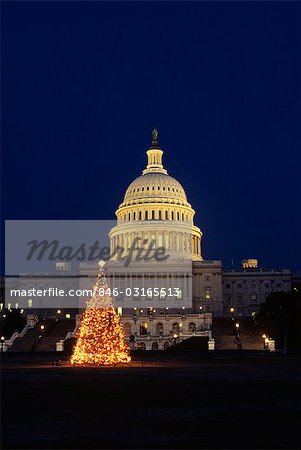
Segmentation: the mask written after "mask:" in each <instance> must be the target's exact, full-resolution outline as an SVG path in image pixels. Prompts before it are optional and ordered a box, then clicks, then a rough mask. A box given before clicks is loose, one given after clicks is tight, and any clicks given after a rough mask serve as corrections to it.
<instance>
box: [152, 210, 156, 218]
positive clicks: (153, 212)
mask: <svg viewBox="0 0 301 450" xmlns="http://www.w3.org/2000/svg"><path fill="white" fill-rule="evenodd" d="M154 218H155V211H152V219H153V220H154Z"/></svg>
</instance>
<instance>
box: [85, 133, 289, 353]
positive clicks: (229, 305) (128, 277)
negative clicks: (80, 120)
mask: <svg viewBox="0 0 301 450" xmlns="http://www.w3.org/2000/svg"><path fill="white" fill-rule="evenodd" d="M146 153H147V165H146V168H145V169H144V170H143V171H142V174H141V175H140V176H138V178H136V179H135V180H134V181H133V182H131V183H130V185H129V186H128V188H127V189H126V192H125V196H124V199H123V202H122V203H121V204H120V205H119V208H118V209H117V211H116V216H117V224H116V226H115V227H114V228H113V229H112V230H111V231H110V233H109V238H110V249H111V254H114V252H116V249H117V248H118V247H123V248H125V249H129V248H130V247H131V246H132V245H133V243H134V242H138V241H139V242H145V243H148V242H150V240H153V241H154V242H155V243H156V244H155V245H156V246H157V247H163V248H164V249H165V250H166V253H167V254H168V259H167V260H166V262H165V265H164V267H163V271H162V267H160V268H159V272H158V268H157V267H156V268H155V269H154V270H152V265H151V263H150V264H148V265H146V266H145V265H143V264H141V263H139V264H137V265H135V262H133V263H132V264H131V268H130V270H126V269H124V267H123V265H121V264H120V263H118V261H116V257H115V258H114V257H113V258H112V259H111V260H110V261H109V262H108V263H107V267H108V269H107V271H108V273H109V274H110V278H111V282H112V280H113V285H114V286H116V278H117V279H118V280H117V285H118V286H119V289H120V286H121V287H122V289H120V290H123V292H124V291H125V290H126V288H129V287H130V288H131V289H133V287H134V286H139V289H145V292H147V293H148V295H147V296H146V298H145V296H144V298H141V296H140V295H139V294H137V296H136V297H133V298H131V303H130V306H129V302H126V301H125V300H126V299H124V298H122V296H121V298H119V299H118V309H119V311H120V314H121V316H122V321H123V324H124V328H125V332H126V334H127V336H128V337H130V336H132V337H135V342H136V348H137V347H138V348H141V349H146V350H151V349H153V350H157V349H159V350H163V349H166V348H167V347H169V346H170V345H173V344H174V343H177V342H179V341H182V340H185V339H187V338H189V337H191V336H204V337H207V338H208V339H209V343H210V341H212V342H213V341H214V340H213V336H212V320H213V318H215V317H216V318H217V317H229V316H231V315H233V314H235V316H236V317H250V316H252V315H253V314H254V313H256V312H257V311H258V309H259V305H260V303H262V302H264V301H265V298H266V297H267V295H268V294H269V293H270V292H274V291H290V290H291V273H290V271H289V270H280V271H278V270H277V271H274V270H261V269H258V267H257V266H258V262H257V260H255V259H248V260H245V261H243V262H242V269H241V270H238V271H226V270H224V269H223V265H222V261H219V260H210V261H208V260H204V258H203V256H202V236H203V234H202V231H201V229H200V228H199V227H198V226H197V225H196V224H195V222H194V217H195V211H194V209H193V207H192V205H191V204H190V203H189V202H188V199H187V196H186V193H185V190H184V188H183V187H182V185H181V184H180V183H179V181H177V180H176V179H175V178H173V177H172V176H170V175H169V174H168V171H167V169H166V168H165V167H164V165H163V150H162V149H161V148H160V146H159V143H158V132H157V130H156V129H154V131H153V134H152V144H151V147H150V148H149V149H148V150H147V152H146ZM200 225H201V224H200ZM114 259H115V261H114ZM181 269H182V277H181V276H179V274H180V273H181ZM94 270H95V269H94ZM81 274H84V275H85V274H86V275H91V267H90V266H89V265H87V266H86V267H85V265H82V267H81ZM176 274H177V275H176ZM175 283H176V284H178V285H180V286H181V288H180V289H178V292H177V294H176V295H175V296H172V295H171V296H167V295H166V292H165V291H166V290H167V291H168V288H170V287H173V286H174V285H175ZM181 283H182V284H181ZM185 283H186V284H185ZM154 286H158V289H159V292H161V290H162V287H164V288H166V289H165V291H164V292H163V295H160V297H159V298H157V299H154V296H153V292H152V288H153V287H154Z"/></svg>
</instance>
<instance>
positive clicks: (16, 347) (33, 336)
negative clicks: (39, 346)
mask: <svg viewBox="0 0 301 450" xmlns="http://www.w3.org/2000/svg"><path fill="white" fill-rule="evenodd" d="M40 334H41V329H40V327H39V326H38V325H36V326H35V327H34V328H29V329H28V330H27V331H26V333H25V334H24V336H23V337H17V338H16V339H15V340H14V343H13V345H12V346H11V347H10V348H9V349H8V351H9V352H30V351H33V348H34V345H35V342H36V341H37V340H38V338H39V335H40Z"/></svg>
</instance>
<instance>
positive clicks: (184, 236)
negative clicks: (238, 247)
mask: <svg viewBox="0 0 301 450" xmlns="http://www.w3.org/2000/svg"><path fill="white" fill-rule="evenodd" d="M157 136H158V133H157V131H156V130H154V131H153V142H152V146H151V147H150V149H149V150H148V151H147V156H148V164H147V167H146V169H145V170H144V171H143V174H142V175H141V176H140V177H138V178H136V179H135V180H134V181H133V182H132V183H131V184H130V186H129V187H128V189H127V190H126V194H125V197H124V200H123V203H122V204H121V205H120V206H119V208H118V210H117V211H116V216H117V226H116V227H114V228H113V229H112V230H111V232H110V243H111V254H112V253H113V252H114V249H116V247H117V246H122V247H124V248H126V249H127V248H129V247H130V246H131V243H132V242H133V241H134V239H135V237H139V238H141V239H143V240H149V239H150V240H155V242H156V246H158V247H159V246H160V247H161V246H163V247H165V248H166V251H167V252H169V253H170V254H171V255H173V254H174V255H176V256H177V257H179V256H183V257H190V258H192V259H193V260H202V256H201V237H202V232H201V230H200V229H199V228H198V227H196V226H195V225H194V224H193V217H194V214H195V211H194V210H193V209H192V207H191V205H190V204H189V203H188V202H187V197H186V194H185V191H184V189H183V187H182V186H181V184H180V183H179V182H178V181H177V180H176V179H175V178H173V177H171V176H170V175H168V173H167V170H166V169H164V168H163V165H162V155H163V151H162V150H161V149H160V148H159V147H158V141H157ZM139 242H140V241H139Z"/></svg>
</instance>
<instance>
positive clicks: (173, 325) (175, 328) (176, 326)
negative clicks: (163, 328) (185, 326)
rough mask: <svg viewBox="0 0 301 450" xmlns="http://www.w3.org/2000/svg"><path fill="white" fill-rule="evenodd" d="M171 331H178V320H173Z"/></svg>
mask: <svg viewBox="0 0 301 450" xmlns="http://www.w3.org/2000/svg"><path fill="white" fill-rule="evenodd" d="M171 329H172V332H173V333H177V334H178V333H180V325H179V323H178V322H174V323H173V324H172V328H171Z"/></svg>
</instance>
